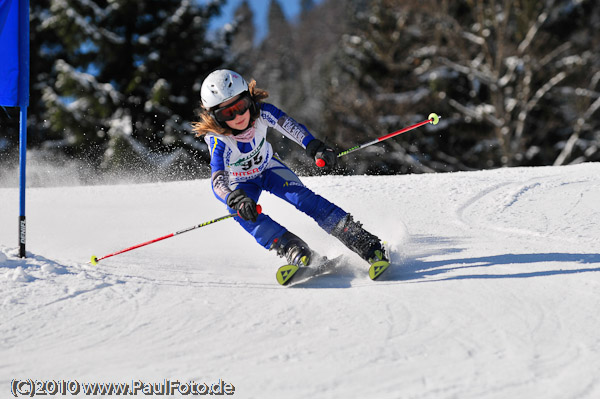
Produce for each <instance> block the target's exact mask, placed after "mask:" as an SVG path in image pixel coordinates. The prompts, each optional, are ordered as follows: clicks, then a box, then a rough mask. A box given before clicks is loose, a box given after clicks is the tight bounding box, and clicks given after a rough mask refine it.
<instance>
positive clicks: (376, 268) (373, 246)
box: [331, 214, 390, 280]
mask: <svg viewBox="0 0 600 399" xmlns="http://www.w3.org/2000/svg"><path fill="white" fill-rule="evenodd" d="M331 234H332V235H333V236H334V237H335V238H337V239H338V240H340V241H341V242H342V243H343V244H344V245H345V246H347V247H348V248H350V249H351V250H352V251H354V252H356V253H357V254H358V256H360V257H361V258H363V259H364V260H366V261H367V262H369V265H370V267H369V277H370V278H371V279H372V280H375V279H376V278H377V277H379V276H380V275H381V273H383V272H384V271H385V270H386V269H387V268H388V267H389V265H390V260H389V258H388V255H387V254H386V251H385V248H384V247H383V245H382V244H381V241H380V240H379V238H377V236H375V235H373V234H371V233H369V232H368V231H366V230H365V229H363V227H362V224H361V223H359V222H355V221H354V219H353V217H352V215H350V214H347V215H346V216H345V217H344V218H343V219H342V220H340V222H339V223H338V224H337V226H336V227H335V228H334V229H333V231H332V232H331Z"/></svg>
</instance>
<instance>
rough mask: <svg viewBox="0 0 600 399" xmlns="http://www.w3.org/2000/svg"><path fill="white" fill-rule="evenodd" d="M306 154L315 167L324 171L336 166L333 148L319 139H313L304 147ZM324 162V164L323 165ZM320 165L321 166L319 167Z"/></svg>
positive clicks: (335, 155)
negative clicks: (314, 163)
mask: <svg viewBox="0 0 600 399" xmlns="http://www.w3.org/2000/svg"><path fill="white" fill-rule="evenodd" d="M306 154H307V155H308V156H309V157H311V158H314V159H315V161H316V162H317V166H319V167H321V168H322V167H324V168H325V169H328V170H331V169H334V168H335V167H336V165H337V154H336V152H335V151H334V150H333V148H331V147H329V146H328V145H326V144H325V143H323V142H322V141H321V140H319V139H314V140H312V141H311V142H310V143H308V145H307V146H306ZM323 162H324V164H323ZM319 163H321V165H319Z"/></svg>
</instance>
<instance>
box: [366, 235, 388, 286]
mask: <svg viewBox="0 0 600 399" xmlns="http://www.w3.org/2000/svg"><path fill="white" fill-rule="evenodd" d="M383 252H384V254H385V256H383V257H384V258H387V259H388V260H385V259H381V257H380V260H377V261H375V262H373V263H371V266H369V278H370V279H371V280H377V279H378V278H379V276H381V274H382V273H383V272H385V271H386V270H387V269H388V267H390V261H389V257H390V253H391V251H390V248H389V246H388V243H387V241H384V242H383Z"/></svg>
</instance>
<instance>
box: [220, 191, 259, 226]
mask: <svg viewBox="0 0 600 399" xmlns="http://www.w3.org/2000/svg"><path fill="white" fill-rule="evenodd" d="M227 206H228V207H230V208H231V209H233V210H235V211H236V212H237V214H238V216H239V217H241V218H242V219H244V220H249V221H251V222H253V223H254V222H256V218H257V217H258V210H257V209H256V202H254V200H253V199H252V198H250V197H248V196H247V195H246V193H245V192H244V190H242V189H241V188H238V189H237V190H234V191H232V192H231V193H230V194H229V196H228V197H227Z"/></svg>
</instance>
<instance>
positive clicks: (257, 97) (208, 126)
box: [192, 79, 269, 137]
mask: <svg viewBox="0 0 600 399" xmlns="http://www.w3.org/2000/svg"><path fill="white" fill-rule="evenodd" d="M248 92H249V93H250V97H251V98H252V101H254V102H255V103H259V102H261V101H262V100H264V99H265V98H267V97H269V93H268V92H267V91H266V90H263V89H259V88H258V87H256V80H254V79H252V80H251V81H250V83H248ZM200 109H201V110H200V112H199V113H198V117H199V118H200V120H199V121H198V122H192V131H193V132H194V133H196V137H200V136H204V135H205V134H207V133H214V134H222V135H230V134H231V133H232V131H231V129H227V128H224V127H223V126H221V125H220V124H219V123H218V122H217V121H216V120H215V118H213V116H212V115H211V114H210V110H208V109H206V108H204V107H202V105H200ZM258 114H259V113H258V112H257V114H256V115H251V121H254V120H256V118H258Z"/></svg>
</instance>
